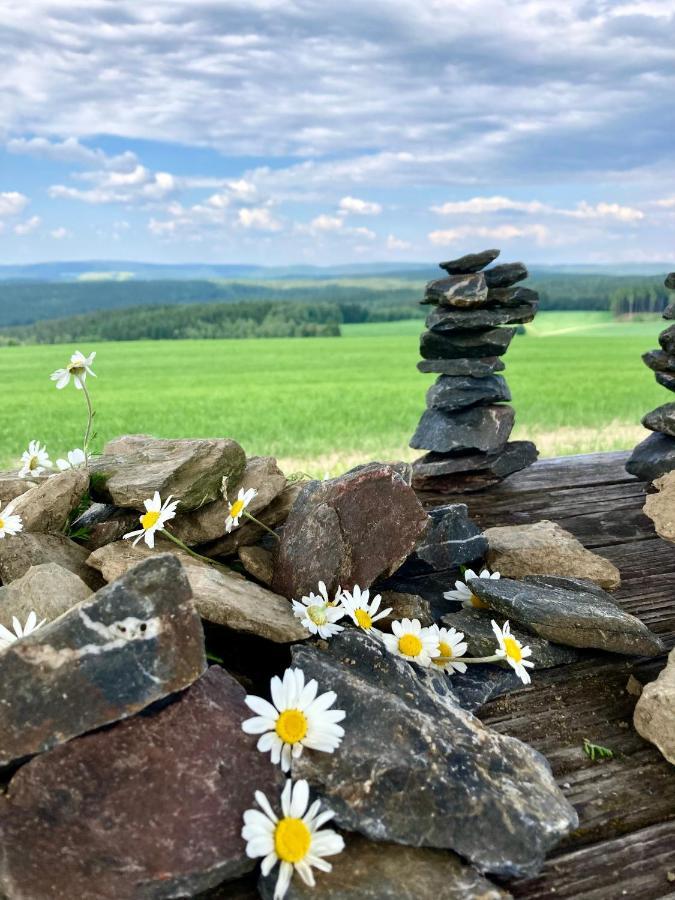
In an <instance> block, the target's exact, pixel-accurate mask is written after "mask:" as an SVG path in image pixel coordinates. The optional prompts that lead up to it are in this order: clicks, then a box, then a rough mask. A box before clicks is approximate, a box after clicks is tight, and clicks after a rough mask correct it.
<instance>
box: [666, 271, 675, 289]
mask: <svg viewBox="0 0 675 900" xmlns="http://www.w3.org/2000/svg"><path fill="white" fill-rule="evenodd" d="M663 283H664V284H665V286H666V287H667V288H668V290H669V291H675V272H671V273H670V274H669V275H666V280H665V281H664V282H663Z"/></svg>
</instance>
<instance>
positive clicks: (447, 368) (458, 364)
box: [417, 356, 506, 378]
mask: <svg viewBox="0 0 675 900" xmlns="http://www.w3.org/2000/svg"><path fill="white" fill-rule="evenodd" d="M417 368H418V369H419V371H420V372H438V373H440V374H441V375H469V376H471V377H474V378H482V377H483V376H484V375H492V373H493V372H503V371H504V369H505V368H506V366H505V365H504V363H503V362H502V360H501V359H499V357H497V356H488V357H486V358H485V359H421V360H420V361H419V362H418V363H417Z"/></svg>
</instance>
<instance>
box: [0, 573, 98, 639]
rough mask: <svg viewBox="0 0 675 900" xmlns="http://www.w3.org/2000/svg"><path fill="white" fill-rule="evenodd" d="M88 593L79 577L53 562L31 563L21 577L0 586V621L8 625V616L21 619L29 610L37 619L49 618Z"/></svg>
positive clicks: (64, 610) (52, 618)
mask: <svg viewBox="0 0 675 900" xmlns="http://www.w3.org/2000/svg"><path fill="white" fill-rule="evenodd" d="M91 594H92V590H91V588H90V587H89V586H88V585H86V584H85V583H84V581H82V579H81V578H79V577H78V576H77V575H75V573H74V572H70V571H68V569H64V568H63V567H62V566H59V565H57V563H43V564H42V565H40V566H31V568H30V569H29V570H28V571H27V572H26V574H25V575H22V576H21V578H17V579H16V580H15V581H12V582H10V583H9V584H7V585H5V586H4V587H0V622H2V624H3V625H5V627H7V628H9V627H10V623H11V621H12V616H16V617H17V618H18V619H19V621H20V622H25V620H26V618H27V617H28V615H29V613H30V612H31V611H33V612H35V614H36V616H37V617H38V620H42V619H46V620H47V621H48V622H53V621H54V619H57V618H58V617H59V616H60V615H62V614H63V613H65V612H67V611H68V610H69V609H72V607H73V606H76V605H77V604H78V603H79V602H80V601H81V600H86V599H87V597H90V596H91Z"/></svg>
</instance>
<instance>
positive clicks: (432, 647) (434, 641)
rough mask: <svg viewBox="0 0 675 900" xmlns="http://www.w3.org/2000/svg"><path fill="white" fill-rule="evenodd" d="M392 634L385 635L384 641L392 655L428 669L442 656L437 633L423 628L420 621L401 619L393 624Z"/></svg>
mask: <svg viewBox="0 0 675 900" xmlns="http://www.w3.org/2000/svg"><path fill="white" fill-rule="evenodd" d="M391 630H392V634H383V635H382V640H383V641H384V644H385V646H386V648H387V650H389V652H390V653H393V654H395V655H396V656H400V657H402V659H407V660H408V662H416V663H417V664H418V665H419V666H425V667H428V666H430V665H431V662H432V660H433V659H435V658H436V657H437V656H440V655H441V651H440V649H439V641H438V636H437V634H436V632H434V631H432V630H431V628H422V626H421V624H420V621H419V619H401V621H400V622H392V624H391Z"/></svg>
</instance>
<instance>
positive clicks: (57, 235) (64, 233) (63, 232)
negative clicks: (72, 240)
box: [49, 225, 71, 241]
mask: <svg viewBox="0 0 675 900" xmlns="http://www.w3.org/2000/svg"><path fill="white" fill-rule="evenodd" d="M49 234H50V236H51V237H53V238H54V240H55V241H62V240H63V239H64V238H68V237H70V236H71V234H70V231H68V229H67V228H64V227H63V226H62V225H61V226H59V228H54V229H52V231H50V232H49Z"/></svg>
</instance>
